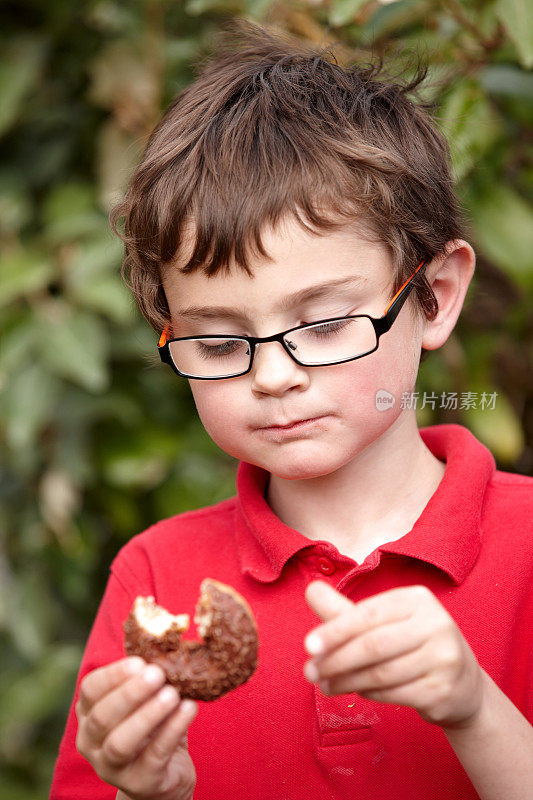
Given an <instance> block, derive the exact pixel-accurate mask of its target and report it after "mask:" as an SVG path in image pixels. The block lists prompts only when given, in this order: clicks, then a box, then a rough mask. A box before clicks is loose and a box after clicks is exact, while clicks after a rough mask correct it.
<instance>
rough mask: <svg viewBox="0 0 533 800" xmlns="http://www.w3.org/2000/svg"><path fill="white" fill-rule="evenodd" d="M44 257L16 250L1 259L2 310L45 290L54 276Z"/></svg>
mask: <svg viewBox="0 0 533 800" xmlns="http://www.w3.org/2000/svg"><path fill="white" fill-rule="evenodd" d="M54 272H55V270H54V267H53V266H52V264H51V263H50V262H49V261H48V260H47V259H46V258H45V256H44V255H42V254H41V253H37V252H32V251H31V250H30V249H22V248H18V247H17V248H16V249H14V250H11V251H7V252H6V253H5V255H4V256H2V257H0V308H1V307H2V306H7V305H8V304H9V303H12V302H13V300H17V299H18V298H19V297H24V296H25V295H29V294H32V293H34V292H37V291H39V290H40V289H43V288H44V287H45V286H46V285H47V284H48V283H49V281H50V280H51V279H52V277H53V275H54Z"/></svg>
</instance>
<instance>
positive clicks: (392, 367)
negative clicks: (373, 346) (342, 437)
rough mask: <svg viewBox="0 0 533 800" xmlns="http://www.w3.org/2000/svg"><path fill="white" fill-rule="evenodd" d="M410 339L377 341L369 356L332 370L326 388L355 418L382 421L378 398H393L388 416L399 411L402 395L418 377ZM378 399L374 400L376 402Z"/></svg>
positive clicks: (414, 351)
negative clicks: (389, 396) (374, 349)
mask: <svg viewBox="0 0 533 800" xmlns="http://www.w3.org/2000/svg"><path fill="white" fill-rule="evenodd" d="M416 345H417V342H416V341H413V338H412V337H411V338H407V337H402V336H398V337H396V338H394V337H387V335H384V336H383V337H382V339H381V342H380V346H379V348H378V349H377V350H376V351H375V352H374V353H371V355H369V356H367V357H365V358H361V359H358V360H357V361H353V362H348V363H347V364H345V365H342V366H339V367H337V368H335V369H332V371H331V372H330V376H329V381H328V383H329V385H330V387H331V389H332V391H333V392H334V393H335V396H336V397H337V398H338V399H339V400H340V401H341V402H342V404H343V407H344V408H345V409H348V410H349V413H350V412H351V413H352V414H354V415H355V416H357V417H359V416H363V415H367V417H366V418H367V419H368V415H369V414H370V415H371V416H373V415H377V419H378V420H379V419H380V418H381V419H382V418H383V410H385V409H386V408H387V407H386V406H384V405H380V406H379V410H378V403H379V398H380V397H383V396H384V397H387V395H393V396H394V404H393V406H391V407H390V408H389V409H388V410H389V413H390V412H392V411H393V409H394V411H395V412H396V414H397V412H398V411H399V407H400V401H401V397H402V393H403V392H411V391H413V389H414V387H415V383H416V378H417V374H418V364H419V358H420V357H419V350H417V347H416ZM377 398H378V399H377Z"/></svg>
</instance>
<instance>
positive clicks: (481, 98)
mask: <svg viewBox="0 0 533 800" xmlns="http://www.w3.org/2000/svg"><path fill="white" fill-rule="evenodd" d="M439 121H440V124H441V127H442V131H443V133H444V135H445V136H446V138H447V140H448V143H449V145H450V151H451V155H452V161H453V172H454V176H455V179H456V180H457V181H459V180H461V179H462V178H464V177H465V176H466V175H467V174H468V172H469V171H470V170H471V169H472V167H474V165H475V164H476V163H477V162H479V160H480V159H481V158H482V156H483V154H484V153H485V152H486V151H487V150H488V148H489V147H490V146H491V145H492V144H493V142H494V141H495V140H496V139H497V138H498V135H499V133H500V125H499V122H498V120H497V118H496V117H495V114H494V112H493V110H492V107H491V105H490V104H489V102H488V100H487V99H486V97H485V93H484V92H483V90H482V89H481V87H480V86H479V85H478V84H477V83H475V82H474V81H469V80H463V81H460V82H459V83H457V85H456V86H454V88H453V89H452V91H451V92H450V93H449V94H448V95H447V96H446V97H445V99H444V101H443V103H442V107H441V112H440V114H439Z"/></svg>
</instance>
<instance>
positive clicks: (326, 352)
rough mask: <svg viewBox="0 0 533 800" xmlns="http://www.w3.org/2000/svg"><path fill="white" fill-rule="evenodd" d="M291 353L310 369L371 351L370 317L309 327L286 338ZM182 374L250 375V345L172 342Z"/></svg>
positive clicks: (235, 341) (213, 341)
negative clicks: (244, 373)
mask: <svg viewBox="0 0 533 800" xmlns="http://www.w3.org/2000/svg"><path fill="white" fill-rule="evenodd" d="M284 341H285V343H286V345H287V346H288V348H289V350H290V351H291V352H292V353H294V356H295V357H296V358H297V359H298V361H299V362H300V363H302V364H304V365H307V366H313V365H319V364H334V363H338V362H341V361H346V360H348V359H351V358H355V357H356V356H362V355H365V354H366V353H370V352H372V350H374V349H375V347H376V344H377V337H376V332H375V330H374V326H373V325H372V322H371V320H370V319H369V318H368V317H357V318H355V319H348V318H342V319H337V320H333V321H332V322H323V323H320V324H317V325H309V326H307V327H305V328H301V329H300V330H295V331H291V332H290V333H288V334H286V335H285V336H284ZM169 349H170V355H171V357H172V360H173V362H174V365H175V366H176V367H177V369H178V370H179V371H180V372H183V373H185V374H186V375H189V376H196V377H198V378H218V377H230V376H232V375H239V374H241V373H243V372H247V371H248V368H249V366H250V346H249V344H248V342H246V341H245V340H243V339H233V338H230V337H220V338H216V339H215V338H213V339H204V338H198V339H187V340H185V341H173V342H172V341H171V342H169Z"/></svg>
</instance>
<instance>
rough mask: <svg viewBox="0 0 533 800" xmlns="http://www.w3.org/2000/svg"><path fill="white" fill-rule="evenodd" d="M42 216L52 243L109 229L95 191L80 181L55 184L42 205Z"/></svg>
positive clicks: (98, 233)
mask: <svg viewBox="0 0 533 800" xmlns="http://www.w3.org/2000/svg"><path fill="white" fill-rule="evenodd" d="M42 219H43V223H44V226H45V232H46V235H47V237H48V238H49V239H50V240H51V241H52V242H53V243H60V242H64V241H69V240H73V239H77V238H79V237H80V236H86V235H88V234H95V233H96V234H97V235H99V236H101V235H102V233H105V232H106V230H107V229H108V222H107V220H106V218H105V216H104V215H103V214H101V213H100V212H98V211H97V209H96V193H95V190H94V188H93V187H92V186H90V185H88V184H86V183H81V182H75V181H73V182H70V183H62V184H60V185H59V186H55V187H54V188H53V189H52V190H51V191H50V193H49V194H48V196H47V197H46V199H45V201H44V203H43V206H42Z"/></svg>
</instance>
